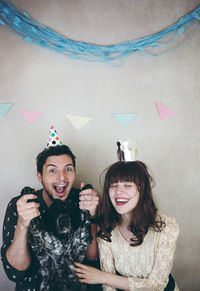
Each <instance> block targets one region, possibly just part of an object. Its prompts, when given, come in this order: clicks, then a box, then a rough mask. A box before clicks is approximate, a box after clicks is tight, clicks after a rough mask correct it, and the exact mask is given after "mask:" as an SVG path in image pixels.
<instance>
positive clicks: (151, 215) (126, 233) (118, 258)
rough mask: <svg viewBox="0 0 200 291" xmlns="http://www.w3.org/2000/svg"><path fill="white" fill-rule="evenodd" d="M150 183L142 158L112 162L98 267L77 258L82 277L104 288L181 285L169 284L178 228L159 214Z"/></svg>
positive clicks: (150, 290) (153, 290) (146, 290)
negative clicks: (87, 264) (99, 267)
mask: <svg viewBox="0 0 200 291" xmlns="http://www.w3.org/2000/svg"><path fill="white" fill-rule="evenodd" d="M151 182H152V178H151V176H150V174H149V173H148V171H147V167H146V165H145V164H144V163H143V162H140V161H134V162H117V163H115V164H113V165H111V166H110V168H109V169H108V171H107V173H106V176H105V182H104V191H103V197H102V205H101V210H100V216H99V217H100V219H99V221H100V223H99V224H100V229H99V232H98V235H99V237H98V246H99V256H100V264H101V270H98V269H95V268H92V267H89V266H85V265H82V264H79V263H75V272H76V274H77V276H78V277H79V280H80V282H82V283H87V284H103V290H104V291H114V290H116V289H121V290H131V291H135V290H140V291H163V290H170V291H171V290H174V291H178V290H179V289H178V287H177V285H176V284H175V283H174V281H173V280H172V281H170V283H169V274H170V272H171V268H172V263H173V255H174V251H175V247H176V240H177V237H178V234H179V228H178V225H177V223H176V221H175V219H174V218H173V217H168V216H165V215H161V214H159V213H158V211H157V208H156V206H155V203H154V200H153V197H152V190H151ZM167 285H168V286H167ZM166 286H167V287H166ZM170 286H171V287H170Z"/></svg>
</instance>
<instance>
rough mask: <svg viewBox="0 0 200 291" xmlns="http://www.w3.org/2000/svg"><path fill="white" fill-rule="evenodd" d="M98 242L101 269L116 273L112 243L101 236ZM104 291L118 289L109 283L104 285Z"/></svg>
mask: <svg viewBox="0 0 200 291" xmlns="http://www.w3.org/2000/svg"><path fill="white" fill-rule="evenodd" d="M97 242H98V248H99V258H100V265H101V270H102V271H105V272H109V273H113V274H115V267H114V259H113V254H112V249H111V243H109V242H107V241H105V240H103V239H101V238H97ZM103 291H116V289H115V288H113V287H111V286H108V285H103Z"/></svg>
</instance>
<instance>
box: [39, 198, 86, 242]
mask: <svg viewBox="0 0 200 291" xmlns="http://www.w3.org/2000/svg"><path fill="white" fill-rule="evenodd" d="M86 216H87V215H86V214H85V213H84V215H83V211H81V210H80V209H79V207H78V205H76V206H74V205H72V204H71V203H68V202H67V201H62V200H60V199H55V200H54V202H53V203H52V204H51V206H50V207H49V208H48V210H47V211H46V214H45V215H44V228H45V230H47V231H49V232H52V233H53V234H55V235H56V236H58V237H59V238H65V239H68V238H69V237H70V235H71V234H72V233H73V232H74V231H75V230H76V229H77V228H78V227H80V225H81V223H82V221H83V220H84V219H85V217H86Z"/></svg>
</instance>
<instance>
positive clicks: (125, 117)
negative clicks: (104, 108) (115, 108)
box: [112, 113, 136, 126]
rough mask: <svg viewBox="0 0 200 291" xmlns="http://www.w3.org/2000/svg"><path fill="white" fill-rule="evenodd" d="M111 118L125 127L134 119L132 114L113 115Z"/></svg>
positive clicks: (134, 115)
mask: <svg viewBox="0 0 200 291" xmlns="http://www.w3.org/2000/svg"><path fill="white" fill-rule="evenodd" d="M112 115H113V117H114V118H115V119H116V120H117V121H118V122H119V123H120V124H121V125H123V126H126V125H127V124H129V122H131V120H132V119H133V118H135V117H136V114H134V113H113V114H112Z"/></svg>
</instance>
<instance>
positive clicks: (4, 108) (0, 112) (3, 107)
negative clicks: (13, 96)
mask: <svg viewBox="0 0 200 291" xmlns="http://www.w3.org/2000/svg"><path fill="white" fill-rule="evenodd" d="M11 106H12V104H0V117H3V116H4V115H5V114H6V113H7V112H8V110H9V109H10V107H11Z"/></svg>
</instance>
